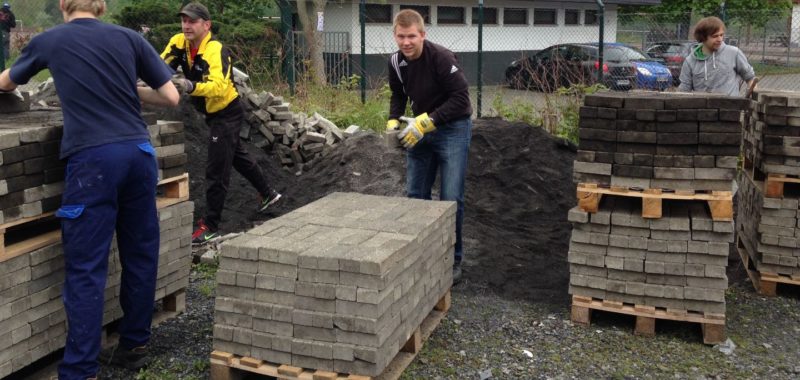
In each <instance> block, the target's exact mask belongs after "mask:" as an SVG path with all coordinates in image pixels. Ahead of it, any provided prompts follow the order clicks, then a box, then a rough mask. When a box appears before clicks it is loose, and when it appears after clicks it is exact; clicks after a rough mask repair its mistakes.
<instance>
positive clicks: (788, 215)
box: [736, 176, 800, 276]
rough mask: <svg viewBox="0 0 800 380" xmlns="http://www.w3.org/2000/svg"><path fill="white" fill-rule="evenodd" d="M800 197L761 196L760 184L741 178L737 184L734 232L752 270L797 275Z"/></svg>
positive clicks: (799, 271)
mask: <svg viewBox="0 0 800 380" xmlns="http://www.w3.org/2000/svg"><path fill="white" fill-rule="evenodd" d="M798 199H800V194H792V195H790V196H788V197H784V198H768V197H765V196H764V188H763V182H760V181H754V180H752V179H751V178H749V177H747V176H742V179H741V181H740V182H739V204H738V214H737V227H736V228H737V232H738V233H739V239H740V241H741V243H742V244H743V245H744V248H746V251H747V253H748V254H749V255H750V260H751V261H752V262H753V264H754V265H755V269H756V270H758V271H759V272H763V273H772V274H781V275H786V276H796V275H800V266H799V265H798V262H799V261H798V260H800V250H799V249H798V248H800V245H798V241H800V207H798Z"/></svg>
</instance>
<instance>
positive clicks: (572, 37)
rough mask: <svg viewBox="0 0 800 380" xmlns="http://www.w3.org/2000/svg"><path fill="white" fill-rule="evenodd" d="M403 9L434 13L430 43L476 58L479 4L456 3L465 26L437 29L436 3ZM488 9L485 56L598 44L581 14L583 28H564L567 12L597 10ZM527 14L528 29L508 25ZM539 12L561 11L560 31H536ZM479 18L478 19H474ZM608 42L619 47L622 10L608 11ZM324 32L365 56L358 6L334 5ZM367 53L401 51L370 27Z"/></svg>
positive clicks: (387, 31) (422, 0)
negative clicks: (344, 37) (341, 35)
mask: <svg viewBox="0 0 800 380" xmlns="http://www.w3.org/2000/svg"><path fill="white" fill-rule="evenodd" d="M404 4H414V5H427V6H430V7H431V23H432V24H430V25H426V29H427V37H426V38H427V39H429V40H431V41H433V42H436V43H437V44H440V45H443V46H445V47H447V48H449V49H451V50H452V51H454V52H474V51H477V50H478V26H477V25H472V22H471V20H472V15H471V13H472V7H473V6H476V4H475V2H469V3H467V2H463V1H458V2H453V3H450V4H447V6H463V7H464V8H465V13H466V14H465V18H466V20H465V21H466V24H465V25H437V23H436V20H437V9H436V5H437V4H441V3H436V2H434V1H430V0H419V1H415V2H405V3H404ZM486 7H488V8H497V13H498V25H484V27H483V50H484V51H485V52H492V51H516V50H520V51H523V50H539V49H543V48H545V47H548V46H550V45H553V44H558V43H570V42H572V43H582V42H597V40H598V33H599V26H597V25H582V23H583V16H584V13H583V12H581V17H580V20H581V25H574V26H573V25H564V10H565V9H578V10H586V9H589V10H596V9H597V7H596V6H594V5H593V4H576V3H562V2H533V3H531V2H518V1H517V2H515V1H497V2H495V1H492V2H490V4H489V5H486ZM505 7H508V8H527V9H528V25H503V9H504V8H505ZM535 8H546V9H556V10H557V25H534V24H533V12H534V9H535ZM399 11H400V5H399V4H393V5H392V14H393V15H394V14H396V13H397V12H399ZM475 17H477V14H476V15H475ZM605 24H606V25H605V40H606V42H615V41H616V35H617V9H616V6H612V5H609V6H606V13H605ZM325 31H331V32H332V31H336V32H349V33H350V35H351V41H352V44H351V47H352V52H353V53H355V54H358V53H359V52H360V46H361V45H360V44H361V31H360V29H359V22H358V3H357V2H356V3H344V4H342V3H339V4H331V3H329V5H328V7H327V8H326V13H325ZM365 33H366V39H365V40H366V53H367V54H388V53H391V52H394V51H396V50H397V45H396V44H395V42H394V38H393V37H392V25H391V24H367V25H366V28H365Z"/></svg>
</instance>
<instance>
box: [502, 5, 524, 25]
mask: <svg viewBox="0 0 800 380" xmlns="http://www.w3.org/2000/svg"><path fill="white" fill-rule="evenodd" d="M503 24H504V25H528V10H527V9H525V8H504V9H503Z"/></svg>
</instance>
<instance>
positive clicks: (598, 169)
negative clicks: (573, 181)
mask: <svg viewBox="0 0 800 380" xmlns="http://www.w3.org/2000/svg"><path fill="white" fill-rule="evenodd" d="M611 167H612V165H611V164H604V163H593V162H580V161H575V162H574V163H573V170H574V171H575V172H578V173H588V174H599V175H611Z"/></svg>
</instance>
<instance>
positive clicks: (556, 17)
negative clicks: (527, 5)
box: [533, 8, 558, 26]
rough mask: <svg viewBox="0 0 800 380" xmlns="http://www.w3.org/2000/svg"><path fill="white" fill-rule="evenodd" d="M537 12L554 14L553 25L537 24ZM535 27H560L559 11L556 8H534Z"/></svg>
mask: <svg viewBox="0 0 800 380" xmlns="http://www.w3.org/2000/svg"><path fill="white" fill-rule="evenodd" d="M537 12H548V13H549V12H552V14H553V22H552V23H539V22H536V13H537ZM540 14H541V13H540ZM533 25H534V26H558V9H556V8H533Z"/></svg>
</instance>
